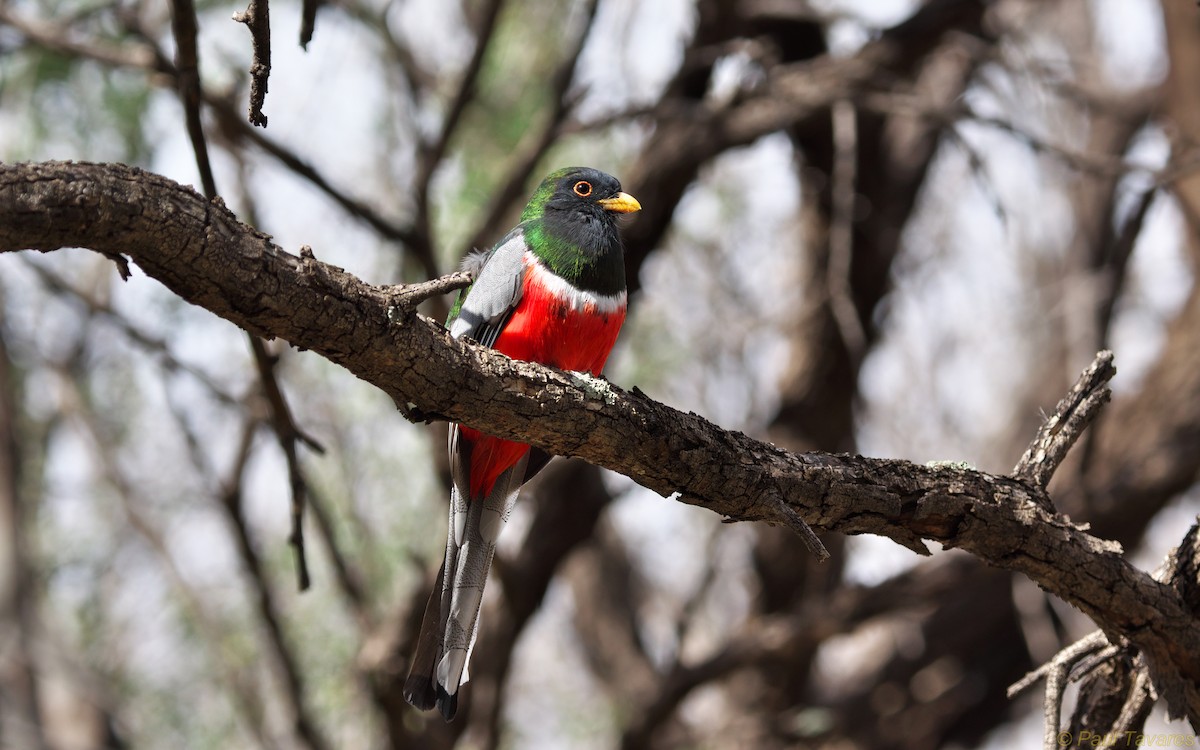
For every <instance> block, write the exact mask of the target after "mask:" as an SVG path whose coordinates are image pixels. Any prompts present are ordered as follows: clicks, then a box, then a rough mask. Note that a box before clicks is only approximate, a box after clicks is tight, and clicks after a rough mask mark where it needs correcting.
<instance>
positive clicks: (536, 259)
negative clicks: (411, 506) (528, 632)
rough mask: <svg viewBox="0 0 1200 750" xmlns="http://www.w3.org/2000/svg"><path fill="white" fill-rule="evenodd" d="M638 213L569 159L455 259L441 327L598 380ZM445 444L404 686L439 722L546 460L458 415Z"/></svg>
mask: <svg viewBox="0 0 1200 750" xmlns="http://www.w3.org/2000/svg"><path fill="white" fill-rule="evenodd" d="M639 210H641V205H640V204H639V203H638V201H637V200H636V199H635V198H634V197H633V196H631V195H629V194H628V193H626V192H624V191H623V190H622V189H621V183H620V182H619V181H618V180H617V179H616V178H615V177H613V176H612V175H609V174H606V173H605V172H601V171H599V170H597V169H592V168H589V167H567V168H565V169H559V170H557V171H554V172H552V173H550V174H549V175H548V176H547V177H546V178H545V179H544V180H542V182H541V183H540V184H539V185H538V187H537V189H536V190H535V191H534V193H533V196H532V197H531V198H530V199H529V202H528V204H526V206H525V208H524V210H523V211H522V212H521V217H520V221H519V223H518V224H517V225H516V227H514V228H513V229H512V230H511V231H509V232H508V234H506V235H504V237H503V238H502V239H501V240H500V242H498V243H497V244H496V245H495V246H494V247H492V248H491V249H490V250H487V251H485V252H482V253H473V254H471V255H468V256H467V257H466V258H465V259H464V260H463V265H462V267H463V270H464V271H467V272H468V273H470V274H471V276H472V278H473V281H472V283H471V285H470V286H468V287H467V288H465V289H463V290H462V291H461V292H460V293H459V295H458V298H457V299H456V301H455V303H454V306H453V307H452V308H451V311H450V315H449V317H448V318H447V321H446V327H447V328H448V329H449V333H450V335H451V336H452V337H453V338H455V339H463V338H470V339H473V340H474V341H476V342H477V343H479V344H483V345H484V346H489V347H491V348H493V349H495V350H497V351H499V352H502V353H504V354H506V355H508V356H509V357H511V358H513V359H519V360H526V361H532V362H540V363H542V364H545V365H549V366H551V367H557V368H559V369H562V370H568V371H573V372H580V373H586V374H589V375H591V376H599V375H600V373H601V371H602V370H603V369H604V364H605V362H606V361H607V360H608V355H609V353H610V352H611V351H612V348H613V345H614V344H615V343H616V340H617V335H618V333H619V332H620V330H621V324H622V323H623V322H624V320H625V310H626V305H627V301H628V293H627V291H626V286H625V260H624V249H623V247H622V241H621V236H620V233H619V231H618V226H617V222H618V217H619V216H621V215H622V214H629V213H633V212H635V211H639ZM448 450H449V454H450V476H451V490H450V518H449V523H448V531H447V540H446V554H445V558H444V560H443V562H442V569H441V572H440V573H439V574H438V581H439V582H438V583H435V585H434V588H433V592H432V593H431V594H430V596H429V603H428V604H427V605H426V607H425V614H424V617H423V619H422V622H421V630H420V633H419V635H418V636H417V642H416V647H415V650H414V654H413V658H412V661H411V662H410V669H409V674H408V678H407V679H406V680H405V683H404V697H405V699H406V700H407V701H408V702H409V703H411V704H412V705H413V706H415V707H416V708H419V709H422V710H429V709H432V708H433V707H434V706H436V707H437V709H438V711H439V712H440V713H441V715H442V717H443V718H445V720H446V721H447V722H449V721H451V720H453V718H454V715H455V713H456V712H457V711H458V701H459V693H460V688H461V687H462V685H463V683H465V682H466V681H467V680H468V668H467V665H468V662H469V660H470V656H471V650H472V648H473V646H474V643H475V635H476V633H477V631H478V626H479V610H480V605H481V603H482V601H483V590H484V585H485V583H486V581H487V575H488V569H489V568H490V567H491V564H492V557H493V556H494V554H495V551H496V539H497V537H498V536H499V534H500V532H501V530H502V529H503V527H504V525H505V523H506V522H507V520H508V517H509V515H510V513H511V512H512V508H513V505H514V504H515V502H516V499H517V495H518V494H519V493H520V490H521V486H522V485H524V484H525V482H527V481H529V480H530V479H531V478H532V477H533V476H534V475H535V474H537V473H538V472H539V471H541V470H542V469H543V468H544V467H545V466H546V464H547V463H548V462H549V461H550V458H551V456H550V455H549V454H548V453H546V452H545V451H542V450H541V449H538V448H531V447H530V446H529V445H526V444H524V443H518V442H514V441H511V440H503V439H500V438H496V437H493V436H491V435H488V434H486V433H483V432H480V431H479V430H476V429H473V428H471V427H468V426H466V425H463V424H457V423H452V424H451V425H450V430H449V438H448Z"/></svg>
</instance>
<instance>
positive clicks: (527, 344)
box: [461, 265, 625, 498]
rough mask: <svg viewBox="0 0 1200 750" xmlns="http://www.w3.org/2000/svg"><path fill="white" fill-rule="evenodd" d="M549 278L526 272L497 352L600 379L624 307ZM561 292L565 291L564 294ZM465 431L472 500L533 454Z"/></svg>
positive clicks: (536, 269) (541, 272) (532, 270)
mask: <svg viewBox="0 0 1200 750" xmlns="http://www.w3.org/2000/svg"><path fill="white" fill-rule="evenodd" d="M544 274H549V271H547V270H545V269H543V268H540V267H538V266H536V265H529V266H527V267H526V269H525V287H524V291H523V292H522V295H521V301H520V302H518V303H517V307H516V309H515V310H513V313H512V316H511V317H510V318H509V320H508V324H507V325H505V326H504V330H503V331H501V332H500V335H499V337H497V338H496V343H495V344H494V346H495V348H496V350H497V351H500V352H503V353H505V354H507V355H508V356H510V357H512V358H513V359H521V360H526V361H529V362H541V363H542V364H546V365H550V366H552V367H557V368H559V369H562V370H571V371H574V372H590V373H591V374H593V375H599V374H600V372H601V371H602V370H603V369H604V363H605V362H606V361H607V360H608V355H609V353H610V352H612V348H613V344H615V343H616V341H617V334H618V333H620V331H621V323H622V322H624V320H625V304H624V301H623V300H622V301H621V302H620V303H619V304H618V305H616V306H615V309H613V305H611V304H605V302H607V300H600V301H599V302H598V301H597V298H596V297H595V296H594V295H588V294H587V293H582V292H579V291H577V290H573V289H571V288H570V287H565V285H563V284H561V283H555V284H553V285H547V284H546V283H544V281H543V279H544V278H545V277H544ZM551 286H553V288H551ZM560 288H565V293H563V291H560ZM602 308H606V309H602ZM461 430H462V434H463V436H464V437H466V438H467V439H468V440H470V441H471V442H472V444H473V447H472V449H471V497H472V498H478V497H484V496H485V495H486V494H487V493H489V492H491V489H492V485H493V484H495V482H496V478H497V477H499V476H500V475H501V474H503V473H504V472H505V470H507V469H508V468H509V467H511V466H513V465H514V464H516V463H517V461H519V460H521V456H523V455H525V451H527V450H529V446H528V445H525V444H524V443H515V442H512V441H510V440H500V439H499V438H494V437H491V436H489V435H484V434H483V433H481V432H479V431H477V430H473V429H471V428H469V427H465V426H464V427H462V428H461Z"/></svg>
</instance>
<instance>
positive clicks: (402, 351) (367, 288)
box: [0, 163, 1200, 715]
mask: <svg viewBox="0 0 1200 750" xmlns="http://www.w3.org/2000/svg"><path fill="white" fill-rule="evenodd" d="M84 245H86V246H88V247H90V248H92V249H94V250H97V251H101V252H107V253H122V254H125V255H128V256H129V257H130V258H131V259H132V260H133V262H134V263H135V264H136V265H137V266H138V267H140V268H141V269H142V270H143V271H144V272H145V273H146V274H147V275H149V276H151V277H153V278H155V279H157V280H159V281H160V282H162V283H163V284H164V285H165V286H167V287H168V288H169V289H171V290H172V291H173V292H175V293H176V294H178V295H180V296H181V297H183V298H184V299H186V300H188V301H190V302H192V303H194V304H197V305H200V306H202V307H205V308H207V309H208V310H210V311H212V312H213V313H215V314H217V315H220V316H221V317H223V318H226V319H227V320H230V321H231V322H233V323H234V324H236V325H238V326H240V327H242V328H245V329H246V330H249V331H251V332H254V333H257V334H259V335H264V336H278V337H281V338H285V339H287V340H288V341H289V342H291V343H292V344H293V345H294V346H297V347H300V348H305V349H312V350H313V351H315V352H317V353H319V354H321V355H322V356H325V357H326V358H328V359H330V360H331V361H333V362H335V363H337V364H340V365H342V366H344V367H346V368H347V369H348V370H350V371H351V372H353V373H354V374H355V375H356V376H358V377H360V378H362V379H363V380H366V381H367V382H369V383H372V384H374V385H376V386H378V387H379V388H381V389H383V390H384V391H386V392H387V393H388V394H390V395H391V396H392V397H393V398H394V399H396V400H397V401H398V402H400V403H405V402H411V403H414V404H416V405H417V406H418V407H419V408H421V409H422V410H423V411H425V412H428V413H436V414H440V415H444V416H445V417H447V418H449V419H454V420H458V421H462V422H464V423H466V424H469V425H471V426H473V427H476V428H479V429H482V430H485V431H487V432H488V433H491V434H494V435H496V436H499V437H503V438H509V439H515V440H520V441H523V442H528V443H532V444H534V445H537V446H539V447H541V448H543V449H546V450H548V451H550V452H552V453H555V454H558V455H567V456H579V457H581V458H585V459H587V460H588V461H591V462H592V463H595V464H598V465H600V466H604V467H607V468H610V469H613V470H615V471H619V472H621V473H623V474H625V475H627V476H629V477H631V478H633V479H634V480H636V481H637V482H639V483H640V484H642V485H644V486H646V487H648V488H650V489H653V490H655V491H657V492H660V493H662V494H664V495H666V494H671V493H675V492H678V493H680V497H681V498H682V499H684V500H686V501H687V502H689V503H692V504H695V505H700V506H703V507H706V508H708V509H710V510H712V511H714V512H716V513H720V514H722V515H724V516H726V517H728V518H730V519H736V520H770V521H776V522H780V521H786V519H784V518H781V515H780V513H781V512H780V510H779V508H778V504H779V503H780V502H783V503H786V504H787V505H789V506H790V507H791V508H792V509H793V510H794V511H795V512H796V513H797V514H799V516H800V517H802V518H803V519H804V520H805V522H807V523H809V524H813V525H815V526H819V527H821V528H823V529H829V530H835V531H840V532H843V533H850V534H856V533H872V534H879V535H882V536H887V537H889V538H891V539H893V540H895V541H897V542H899V543H901V544H904V545H905V546H908V547H910V548H914V549H923V545H922V542H921V540H922V539H930V540H934V541H938V542H941V543H942V544H943V545H944V546H947V547H950V546H954V547H960V548H962V549H964V550H966V551H968V552H970V553H972V554H974V555H975V556H977V557H979V558H980V559H982V560H984V561H986V562H988V563H989V564H992V565H995V566H998V567H1002V568H1006V569H1009V570H1015V571H1019V572H1022V573H1024V574H1026V575H1027V576H1029V577H1030V578H1032V579H1033V580H1034V581H1036V582H1037V583H1038V584H1039V585H1041V586H1042V587H1043V588H1045V589H1046V590H1047V591H1050V592H1052V593H1054V594H1056V595H1058V596H1059V597H1061V598H1062V599H1064V600H1065V601H1067V602H1069V603H1071V604H1072V605H1074V606H1076V607H1078V608H1079V609H1080V610H1082V611H1083V612H1085V613H1086V614H1088V615H1089V616H1090V617H1092V618H1093V619H1094V620H1095V621H1096V623H1097V624H1098V625H1099V626H1100V628H1101V629H1102V630H1104V631H1105V633H1106V634H1107V635H1108V636H1109V637H1110V639H1114V640H1115V639H1116V638H1118V637H1124V638H1126V639H1127V640H1128V641H1129V642H1131V643H1132V644H1133V645H1135V646H1137V647H1138V648H1139V650H1140V651H1141V653H1142V654H1143V655H1144V656H1145V658H1146V660H1147V663H1148V664H1149V666H1150V670H1151V674H1152V675H1154V676H1155V680H1156V683H1157V682H1159V681H1160V680H1162V681H1165V682H1167V683H1174V682H1176V681H1178V680H1180V679H1183V680H1185V681H1186V682H1187V683H1188V684H1190V685H1193V686H1194V685H1195V684H1196V683H1197V681H1198V680H1200V625H1198V624H1197V622H1196V620H1195V618H1194V611H1193V609H1192V608H1191V607H1190V606H1188V604H1187V602H1186V601H1185V598H1184V597H1183V596H1182V594H1181V592H1180V590H1179V589H1178V588H1177V587H1172V586H1171V585H1169V584H1166V583H1163V582H1160V581H1157V580H1155V579H1154V578H1152V577H1151V576H1150V575H1149V574H1148V573H1145V572H1143V571H1140V570H1137V569H1135V568H1133V567H1132V566H1131V565H1129V564H1128V563H1127V562H1126V561H1125V559H1124V558H1123V557H1122V556H1121V554H1120V548H1119V546H1118V545H1115V544H1113V543H1110V542H1105V541H1103V540H1101V539H1097V538H1095V537H1093V536H1091V535H1089V534H1088V533H1086V531H1085V530H1084V529H1082V528H1080V527H1078V526H1076V525H1074V524H1072V523H1071V522H1070V521H1069V520H1068V519H1066V518H1064V517H1062V516H1059V515H1056V514H1054V513H1052V512H1051V511H1049V510H1047V508H1048V507H1049V505H1048V502H1049V501H1048V498H1047V497H1046V494H1045V491H1044V489H1042V488H1041V487H1038V486H1036V485H1034V484H1030V483H1026V482H1022V481H1019V480H1017V479H1013V478H1011V477H1002V476H993V475H988V474H984V473H981V472H976V471H969V470H962V469H952V468H930V467H924V466H918V465H914V464H911V463H908V462H905V461H896V460H888V459H875V458H863V457H857V456H848V455H831V454H818V453H807V454H794V453H789V452H787V451H784V450H781V449H779V448H776V447H775V446H773V445H769V444H767V443H763V442H761V441H758V440H754V439H752V438H750V437H748V436H746V435H743V434H741V433H738V432H730V431H726V430H722V429H721V428H719V427H717V426H716V425H713V424H712V423H710V422H708V421H707V420H705V419H703V418H701V417H699V416H698V415H695V414H690V413H688V414H685V413H682V412H680V411H677V410H675V409H672V408H670V407H668V406H665V405H663V404H660V403H657V402H655V401H652V400H650V399H649V398H647V397H645V396H644V395H642V394H641V393H640V392H638V391H637V390H636V389H635V390H634V391H633V392H632V393H630V392H626V391H623V390H621V389H619V388H616V387H614V386H612V385H611V384H609V383H608V382H606V381H603V380H598V379H594V378H590V377H581V376H578V375H574V374H569V373H563V372H560V371H557V370H552V369H549V368H546V367H543V366H540V365H537V364H533V363H528V362H516V361H513V360H510V359H508V358H507V357H504V356H503V355H501V354H499V353H497V352H494V351H492V350H490V349H486V348H484V347H480V346H476V345H473V344H471V343H469V342H463V341H455V340H453V339H451V338H450V337H449V336H448V334H447V333H446V332H445V330H444V329H443V328H442V327H441V326H440V325H438V324H437V323H436V322H434V321H431V320H428V319H426V318H423V317H421V316H419V315H417V314H415V313H412V312H406V313H402V314H399V315H396V314H393V317H392V318H390V319H389V310H390V309H391V310H394V309H395V308H394V307H393V306H392V305H391V304H390V303H391V300H392V299H393V295H392V294H391V293H389V292H387V291H385V290H384V289H381V288H379V287H375V286H371V285H369V284H367V283H365V282H363V281H362V280H360V279H358V278H356V277H354V276H352V275H351V274H348V273H346V272H345V271H343V270H342V269H339V268H336V267H333V266H330V265H327V264H324V263H321V262H319V261H317V260H315V259H312V258H300V257H297V256H294V255H291V254H289V253H286V252H284V251H283V250H281V249H280V248H278V247H276V246H275V245H273V244H272V243H271V241H270V238H269V237H267V236H265V235H263V234H261V233H259V232H256V231H255V230H253V229H251V228H249V227H246V226H244V225H242V224H240V223H239V222H238V221H237V219H236V218H235V217H234V216H233V214H232V213H230V212H229V211H228V210H227V209H225V207H224V206H223V205H221V204H220V203H219V202H208V201H206V200H204V199H203V198H202V197H200V196H199V195H198V194H196V193H195V191H193V190H192V189H190V188H187V187H184V186H181V185H178V184H176V183H174V182H171V181H170V180H167V179H165V178H163V177H159V176H157V175H153V174H149V173H146V172H143V171H141V170H137V169H133V168H129V167H125V166H120V165H94V164H72V163H45V164H32V165H0V252H6V251H15V250H22V249H35V250H41V251H51V250H56V249H59V248H64V247H77V246H84ZM1195 694H1196V691H1195V690H1194V689H1193V690H1191V691H1189V695H1190V696H1194V695H1195ZM1194 712H1195V706H1193V707H1192V708H1191V711H1190V713H1193V715H1195V713H1194Z"/></svg>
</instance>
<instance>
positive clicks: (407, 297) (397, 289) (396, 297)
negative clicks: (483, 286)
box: [385, 271, 475, 312]
mask: <svg viewBox="0 0 1200 750" xmlns="http://www.w3.org/2000/svg"><path fill="white" fill-rule="evenodd" d="M474 280H475V278H474V277H473V276H472V275H471V274H470V273H468V272H466V271H455V272H454V273H451V274H447V275H445V276H441V277H438V278H436V279H430V280H429V281H422V282H421V283H419V284H400V285H398V286H392V287H386V288H385V291H386V292H387V293H388V295H389V296H390V297H391V299H392V307H393V308H396V307H398V308H400V309H402V310H404V311H405V312H411V311H412V310H414V309H416V307H417V305H419V304H421V303H422V302H424V301H425V300H427V299H430V298H431V297H436V296H438V295H439V294H447V293H449V292H453V291H455V290H457V289H462V288H463V287H467V286H470V285H471V282H472V281H474Z"/></svg>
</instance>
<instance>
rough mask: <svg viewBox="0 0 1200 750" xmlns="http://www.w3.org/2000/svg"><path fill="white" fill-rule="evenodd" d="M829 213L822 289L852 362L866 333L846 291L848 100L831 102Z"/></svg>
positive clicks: (850, 169)
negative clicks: (831, 173)
mask: <svg viewBox="0 0 1200 750" xmlns="http://www.w3.org/2000/svg"><path fill="white" fill-rule="evenodd" d="M832 119H833V143H834V159H833V175H832V177H833V211H832V214H833V215H832V217H831V218H830V225H829V243H828V244H829V260H828V262H827V264H826V269H825V288H826V290H827V292H828V294H829V308H830V310H831V311H832V313H833V319H834V322H835V323H836V324H837V329H838V333H839V334H840V335H841V338H842V344H843V345H844V346H845V347H846V352H847V354H849V356H850V360H851V361H852V362H858V361H859V360H860V359H861V358H862V354H863V349H864V347H865V346H866V333H865V332H864V331H863V324H862V319H861V318H860V317H859V315H858V308H857V307H855V305H854V296H853V294H852V293H851V290H850V266H851V265H852V263H853V260H854V203H855V198H856V193H855V183H856V182H857V181H858V177H857V172H858V112H857V111H856V110H855V107H854V104H852V103H851V102H850V101H849V100H848V99H842V100H840V101H837V102H834V105H833V109H832Z"/></svg>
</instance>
